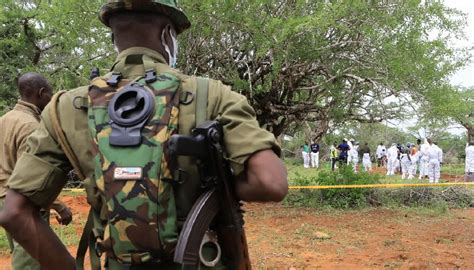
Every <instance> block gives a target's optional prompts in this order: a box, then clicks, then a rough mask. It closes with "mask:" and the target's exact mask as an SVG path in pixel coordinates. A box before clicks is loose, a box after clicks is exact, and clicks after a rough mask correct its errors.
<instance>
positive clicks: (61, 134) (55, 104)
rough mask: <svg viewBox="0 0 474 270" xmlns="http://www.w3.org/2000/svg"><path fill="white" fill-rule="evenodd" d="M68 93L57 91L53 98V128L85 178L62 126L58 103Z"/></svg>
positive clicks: (80, 175)
mask: <svg viewBox="0 0 474 270" xmlns="http://www.w3.org/2000/svg"><path fill="white" fill-rule="evenodd" d="M64 93H66V91H64V90H63V91H59V92H58V93H56V94H55V95H54V96H53V98H52V99H51V106H50V110H49V117H50V118H51V124H52V125H53V130H54V133H55V134H56V137H57V140H58V143H59V145H60V146H61V148H62V150H63V151H64V154H65V155H66V157H67V158H68V159H69V162H70V163H71V165H72V167H73V168H74V170H75V171H76V173H77V176H79V178H80V179H81V180H84V179H85V176H84V173H83V172H82V170H81V166H80V165H79V160H78V159H77V156H76V154H74V151H73V150H72V147H71V145H70V144H69V142H68V140H67V138H66V134H64V131H63V129H62V127H61V122H60V120H59V116H58V103H59V98H60V97H61V96H62V95H63V94H64Z"/></svg>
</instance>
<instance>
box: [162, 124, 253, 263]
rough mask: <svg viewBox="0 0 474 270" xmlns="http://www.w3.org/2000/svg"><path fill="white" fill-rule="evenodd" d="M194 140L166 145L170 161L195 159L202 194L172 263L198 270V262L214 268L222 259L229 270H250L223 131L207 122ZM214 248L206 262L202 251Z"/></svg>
mask: <svg viewBox="0 0 474 270" xmlns="http://www.w3.org/2000/svg"><path fill="white" fill-rule="evenodd" d="M192 134H193V136H184V135H173V136H171V138H170V141H169V151H170V154H171V155H172V158H176V157H177V156H192V157H195V158H196V162H197V166H198V170H199V174H200V178H201V183H202V188H203V191H204V192H203V193H202V195H201V196H200V197H199V198H198V200H197V201H196V203H195V204H194V205H193V207H192V209H191V211H190V213H189V214H188V217H187V218H186V221H185V223H184V225H183V229H182V230H181V234H180V236H179V239H178V243H177V246H176V250H175V253H174V261H175V262H177V263H180V264H182V265H183V269H197V267H198V265H199V261H201V262H202V263H203V264H204V265H206V266H209V267H213V266H215V265H216V264H217V263H218V262H219V260H220V257H221V251H222V255H223V257H224V258H225V263H226V266H227V267H229V268H230V269H239V270H244V269H245V270H247V269H251V265H250V259H249V255H248V248H247V240H246V238H245V231H244V228H243V225H244V220H243V216H242V213H243V211H242V210H241V203H240V201H239V200H238V199H237V197H236V195H235V190H234V184H235V179H234V177H233V175H232V171H231V169H230V166H229V163H228V161H227V160H226V159H225V149H224V146H223V133H222V127H221V126H220V124H219V123H218V122H217V121H206V122H204V123H202V124H201V125H199V126H198V127H196V128H195V129H194V130H193V132H192ZM208 245H215V248H216V249H217V254H216V255H215V257H214V258H213V259H209V258H205V256H204V254H203V247H205V246H208Z"/></svg>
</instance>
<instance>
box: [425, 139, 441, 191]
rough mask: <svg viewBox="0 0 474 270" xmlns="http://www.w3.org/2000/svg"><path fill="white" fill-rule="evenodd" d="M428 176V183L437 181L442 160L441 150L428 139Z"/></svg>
mask: <svg viewBox="0 0 474 270" xmlns="http://www.w3.org/2000/svg"><path fill="white" fill-rule="evenodd" d="M428 143H429V144H430V147H429V148H428V157H429V161H428V177H429V179H430V183H438V182H439V178H440V176H441V163H442V162H443V150H441V148H439V147H438V146H437V145H436V144H434V143H433V142H432V141H431V140H430V139H428Z"/></svg>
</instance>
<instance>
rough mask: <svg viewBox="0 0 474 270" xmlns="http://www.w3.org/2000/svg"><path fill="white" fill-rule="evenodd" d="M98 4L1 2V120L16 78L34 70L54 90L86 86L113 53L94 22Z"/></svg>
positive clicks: (61, 0)
mask: <svg viewBox="0 0 474 270" xmlns="http://www.w3.org/2000/svg"><path fill="white" fill-rule="evenodd" d="M101 4H103V1H100V0H85V1H75V0H51V1H33V0H26V1H13V0H5V1H3V2H2V6H1V7H0V62H1V63H2V65H0V100H2V102H0V115H1V114H2V113H3V112H5V111H6V110H7V109H8V108H10V107H11V106H12V105H13V104H14V103H15V101H16V98H17V89H16V79H17V77H18V76H19V75H21V74H23V73H25V72H29V71H35V72H39V73H42V74H44V75H45V76H46V77H47V78H48V79H49V80H50V82H51V84H52V85H53V87H54V88H55V89H56V90H61V89H70V88H75V87H77V86H79V85H81V84H87V83H88V81H89V79H88V78H89V74H90V70H91V69H92V67H100V68H103V69H105V68H108V66H109V64H107V65H106V64H105V63H106V62H108V63H110V62H111V59H110V56H111V55H113V54H114V51H113V49H112V46H111V42H110V34H109V33H108V30H107V28H106V27H104V26H102V25H101V23H100V22H99V20H98V19H97V13H98V10H99V7H100V5H101Z"/></svg>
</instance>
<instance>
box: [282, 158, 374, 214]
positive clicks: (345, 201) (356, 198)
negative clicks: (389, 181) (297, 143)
mask: <svg viewBox="0 0 474 270" xmlns="http://www.w3.org/2000/svg"><path fill="white" fill-rule="evenodd" d="M380 178H381V176H379V175H376V174H368V173H364V172H361V173H354V172H353V171H352V168H351V167H348V166H347V167H342V168H340V169H338V170H336V171H335V172H331V171H327V170H322V171H321V172H319V174H318V175H317V177H312V178H310V177H308V178H296V179H295V180H292V181H291V184H292V185H298V186H309V185H322V186H334V185H365V184H376V183H379V182H380V181H379V179H380ZM373 194H374V191H373V190H372V189H321V190H306V189H302V190H292V191H290V193H289V194H288V196H287V197H286V198H285V203H286V204H289V205H296V206H307V207H318V206H329V207H333V208H342V209H347V208H359V207H365V206H368V205H370V204H371V198H372V197H373Z"/></svg>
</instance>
